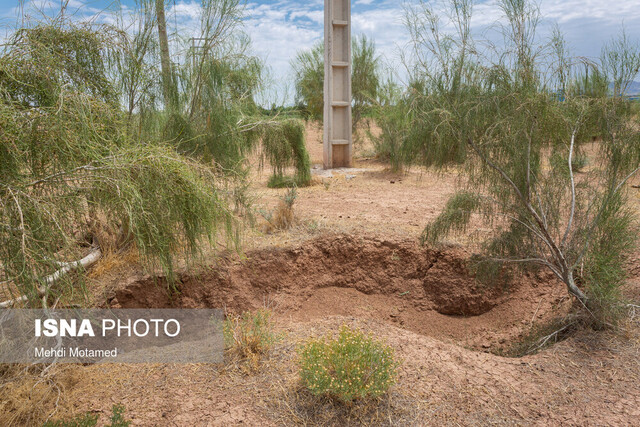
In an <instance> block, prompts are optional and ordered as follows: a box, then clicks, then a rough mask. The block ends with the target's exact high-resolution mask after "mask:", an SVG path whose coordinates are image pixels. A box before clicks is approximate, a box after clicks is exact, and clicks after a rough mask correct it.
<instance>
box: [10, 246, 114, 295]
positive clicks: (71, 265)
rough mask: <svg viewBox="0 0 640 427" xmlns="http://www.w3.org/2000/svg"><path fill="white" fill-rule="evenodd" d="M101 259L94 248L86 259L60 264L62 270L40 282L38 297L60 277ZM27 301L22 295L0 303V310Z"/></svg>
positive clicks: (100, 254)
mask: <svg viewBox="0 0 640 427" xmlns="http://www.w3.org/2000/svg"><path fill="white" fill-rule="evenodd" d="M101 257H102V252H101V251H100V249H99V248H96V249H94V250H93V251H91V252H90V253H89V255H87V256H86V257H84V258H82V259H81V260H79V261H73V262H68V263H61V265H62V268H60V269H59V270H58V271H56V272H55V273H53V274H50V275H49V276H46V277H44V278H43V279H42V282H43V283H44V286H39V287H38V295H39V296H45V295H46V294H47V292H48V291H49V288H51V286H52V285H53V284H54V283H56V282H57V281H58V280H60V278H61V277H63V276H64V275H66V274H67V273H69V272H70V271H72V270H75V269H77V268H87V267H90V266H91V265H93V264H95V263H96V262H97V261H98V260H99V259H100V258H101ZM28 299H29V297H28V296H27V295H22V296H21V297H18V298H16V299H12V300H8V301H4V302H1V303H0V308H8V307H12V306H14V305H15V304H18V303H21V302H25V301H27V300H28Z"/></svg>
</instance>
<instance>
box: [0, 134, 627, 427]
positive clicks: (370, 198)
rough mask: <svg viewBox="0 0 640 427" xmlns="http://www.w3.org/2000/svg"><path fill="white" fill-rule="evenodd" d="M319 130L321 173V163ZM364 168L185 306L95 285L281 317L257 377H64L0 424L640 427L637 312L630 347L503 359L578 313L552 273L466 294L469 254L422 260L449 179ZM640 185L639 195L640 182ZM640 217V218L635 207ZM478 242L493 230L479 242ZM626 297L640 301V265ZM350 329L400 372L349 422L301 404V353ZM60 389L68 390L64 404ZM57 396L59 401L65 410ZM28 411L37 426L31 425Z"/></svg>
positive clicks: (126, 368) (135, 270)
mask: <svg viewBox="0 0 640 427" xmlns="http://www.w3.org/2000/svg"><path fill="white" fill-rule="evenodd" d="M320 140H321V134H320V131H319V130H318V129H317V128H313V127H311V126H309V127H308V131H307V144H308V147H309V151H310V154H311V157H312V162H313V163H314V164H315V165H319V164H320V163H321V162H322V145H321V144H320V142H319V141H320ZM369 153H371V147H370V146H368V145H367V144H366V143H363V144H362V146H359V147H358V148H357V150H356V155H357V156H358V158H357V160H356V162H355V164H354V168H355V169H354V170H346V171H334V172H332V174H331V176H328V175H327V174H326V173H325V172H324V171H322V170H321V168H320V167H317V166H316V168H315V169H314V170H313V172H314V175H315V178H314V181H315V185H313V186H311V187H309V188H302V189H299V190H298V198H297V200H296V202H295V205H294V210H295V215H296V217H297V219H298V225H296V226H295V227H294V228H293V229H291V230H289V231H286V232H276V233H270V234H269V233H266V232H263V231H261V227H260V225H258V227H257V228H256V229H249V230H247V231H246V233H245V246H244V248H245V253H244V258H243V260H242V261H240V260H238V257H237V256H235V255H228V256H223V257H222V258H219V259H218V260H216V262H215V263H204V264H202V265H198V266H192V267H191V268H190V270H189V271H188V272H184V273H183V274H182V276H181V279H180V283H181V294H180V297H179V298H177V299H176V298H172V299H170V298H168V296H167V295H166V293H164V291H163V290H162V287H160V286H158V284H157V283H156V282H155V281H154V278H153V277H150V276H148V275H147V274H146V273H145V272H144V271H142V270H141V269H140V268H139V267H137V266H136V264H135V262H134V261H135V259H134V258H131V259H127V262H114V261H113V260H110V263H111V264H110V268H102V269H100V268H99V267H98V269H97V271H99V274H97V273H94V274H93V275H92V277H93V279H92V280H93V281H92V283H91V284H90V285H92V286H94V289H93V298H94V301H95V303H96V304H97V305H102V306H104V305H110V306H114V307H176V306H177V307H220V306H225V307H227V309H228V310H229V311H232V312H241V311H244V310H252V309H256V308H260V307H262V306H264V305H265V304H266V305H268V306H269V307H271V308H272V309H273V311H274V313H275V316H276V322H277V328H278V331H279V332H280V333H282V335H283V337H282V339H281V340H280V341H279V342H278V344H277V345H276V346H275V348H274V350H273V352H272V353H271V354H270V355H269V356H268V357H267V358H266V359H265V360H264V361H263V365H262V367H261V369H260V370H259V371H258V372H257V373H254V374H250V375H247V374H246V373H245V372H243V371H242V370H239V369H236V368H235V367H233V366H224V367H221V366H213V365H135V366H134V365H101V366H98V365H95V366H76V365H67V366H58V367H55V368H54V372H53V373H52V376H51V378H50V379H49V380H48V381H50V382H51V383H52V384H54V385H55V387H48V388H46V391H42V390H43V387H42V385H32V386H26V385H25V384H20V383H10V384H9V385H5V386H3V387H4V389H0V393H1V394H2V397H3V399H4V400H3V401H2V403H0V420H1V421H2V423H4V424H13V425H30V424H33V425H37V424H36V423H35V421H34V420H36V419H38V417H41V416H42V414H43V413H45V412H47V411H50V410H51V409H52V408H53V407H55V406H56V403H57V412H56V417H61V416H69V415H72V414H77V413H82V412H86V411H91V412H94V413H97V414H100V415H101V422H103V423H104V422H106V420H107V417H108V415H109V413H110V408H111V406H112V405H113V404H116V403H122V404H124V405H125V407H126V410H127V412H126V417H127V418H129V419H131V420H132V423H133V425H141V426H160V425H175V426H185V425H220V426H228V425H336V426H340V425H488V424H497V425H634V424H635V425H640V421H639V420H640V383H639V381H640V358H639V356H640V354H639V352H640V350H639V349H640V322H639V319H640V310H639V312H638V315H637V316H635V315H633V313H632V314H630V316H629V318H628V319H627V320H626V321H625V322H624V324H623V325H622V328H621V329H620V331H617V332H615V333H614V332H593V331H581V332H579V333H577V334H574V335H573V336H571V337H570V338H568V339H566V340H564V341H562V342H560V343H558V344H556V345H554V346H552V347H550V348H547V349H545V350H543V351H541V352H539V353H537V354H535V355H530V356H525V357H522V358H506V357H501V356H498V355H497V354H500V353H501V351H504V350H505V349H508V348H509V346H510V345H512V344H513V343H514V342H517V341H518V340H520V339H522V338H523V337H524V336H526V335H527V334H528V333H530V332H531V331H532V330H534V329H535V328H536V327H537V326H538V325H542V324H545V323H547V322H549V321H550V320H551V319H553V318H555V317H557V316H558V315H562V314H563V313H566V312H567V311H568V310H569V308H570V304H571V302H570V301H569V300H568V298H567V297H566V296H565V291H564V289H563V288H562V286H560V285H559V284H558V283H556V282H554V281H553V280H551V278H550V276H549V275H548V274H546V273H544V272H540V273H537V274H530V275H526V276H521V277H516V278H511V279H505V280H504V282H501V283H499V284H496V285H494V286H486V285H480V284H478V283H476V282H475V281H474V280H473V279H472V278H470V277H469V276H468V271H467V270H466V266H465V265H466V264H465V259H466V258H467V257H468V256H469V254H468V253H467V252H466V251H465V249H464V243H465V241H464V239H461V240H459V241H457V242H456V241H452V242H451V244H450V245H449V246H448V247H446V248H443V249H438V250H436V249H426V248H423V247H420V246H419V245H418V244H417V240H418V237H419V235H420V232H421V231H422V228H423V226H424V224H425V223H426V222H427V221H428V220H429V219H432V218H433V217H435V215H437V214H438V213H439V212H440V210H441V209H442V207H443V206H444V203H445V202H446V200H447V198H448V196H449V195H450V194H451V193H452V192H453V191H454V189H455V182H456V178H457V173H456V171H455V170H451V171H448V172H444V173H441V174H434V173H431V172H426V171H423V170H418V169H415V170H410V171H405V172H404V173H400V174H394V173H391V172H389V171H388V168H387V165H385V164H383V163H380V162H378V161H376V160H375V159H371V158H369V157H368V155H369ZM267 178H268V170H265V171H264V172H263V173H262V174H258V173H257V172H256V175H255V177H254V181H253V186H252V191H253V192H254V194H255V196H256V205H257V207H259V208H261V209H264V210H272V209H274V207H275V206H276V204H277V203H278V201H279V199H280V197H282V195H283V194H284V192H285V190H271V189H267V188H266V185H265V183H266V180H267ZM633 184H636V185H637V184H638V182H634V183H633ZM631 191H636V192H637V194H634V193H632V203H634V205H635V206H636V207H637V208H639V209H640V190H631ZM476 232H477V233H480V234H481V233H482V232H483V230H482V229H479V230H476ZM629 270H630V273H631V277H630V279H629V283H628V285H627V286H626V288H625V294H626V295H628V296H629V297H632V298H637V299H640V255H636V256H635V257H634V260H633V261H632V262H631V263H630V266H629ZM343 323H347V324H350V325H354V326H357V327H361V328H363V329H365V330H368V331H371V332H373V333H374V334H375V335H376V336H378V337H380V338H383V339H385V340H387V342H388V343H389V344H390V345H391V346H393V348H394V349H395V351H396V354H397V356H398V357H399V358H400V360H401V367H400V375H399V378H398V382H397V384H396V385H395V386H394V387H393V389H392V390H391V392H390V393H389V395H388V396H386V397H384V398H383V399H382V400H381V401H380V402H378V403H376V405H373V406H372V405H368V404H355V405H353V406H349V407H346V406H344V405H337V404H335V403H333V402H331V401H327V400H322V399H318V398H313V397H311V396H309V395H308V394H307V393H306V392H305V391H304V390H303V389H302V388H301V386H300V383H299V380H298V376H297V371H296V367H297V361H296V352H295V348H296V345H297V344H298V343H299V342H301V341H302V340H304V339H305V338H306V337H308V336H310V335H319V334H323V333H325V332H328V331H335V330H336V329H337V328H338V327H339V326H340V325H341V324H343ZM56 387H57V388H56ZM58 390H60V393H59V394H58ZM25 408H26V409H25Z"/></svg>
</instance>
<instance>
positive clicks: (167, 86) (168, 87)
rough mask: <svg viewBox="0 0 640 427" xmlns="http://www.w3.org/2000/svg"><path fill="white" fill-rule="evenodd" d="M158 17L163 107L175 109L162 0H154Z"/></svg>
mask: <svg viewBox="0 0 640 427" xmlns="http://www.w3.org/2000/svg"><path fill="white" fill-rule="evenodd" d="M156 15H157V18H158V39H159V42H160V66H161V67H162V94H163V96H164V104H165V108H167V109H168V110H169V111H171V112H174V111H176V110H177V96H176V95H177V94H176V88H175V85H174V82H173V74H172V72H171V55H170V54H169V38H168V37H167V20H166V18H165V15H164V0H156Z"/></svg>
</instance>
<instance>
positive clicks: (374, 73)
mask: <svg viewBox="0 0 640 427" xmlns="http://www.w3.org/2000/svg"><path fill="white" fill-rule="evenodd" d="M351 58H352V67H351V92H352V100H353V109H352V115H353V122H352V124H353V128H354V129H356V126H357V125H358V122H359V121H360V119H361V118H362V117H364V116H365V115H368V114H370V113H371V109H372V106H373V105H374V104H375V101H376V100H377V98H378V92H379V90H380V59H379V57H378V56H377V55H376V48H375V43H374V42H373V40H370V39H369V38H367V36H365V35H361V36H359V37H354V39H353V42H352V48H351ZM291 66H292V67H293V70H294V73H295V88H296V102H297V104H298V105H301V106H303V109H304V111H305V112H306V114H307V115H308V117H310V118H311V119H313V120H322V116H323V113H324V44H323V42H318V43H316V44H315V45H314V46H313V47H312V48H311V50H303V51H300V52H298V54H297V55H296V57H295V58H294V59H293V61H292V62H291Z"/></svg>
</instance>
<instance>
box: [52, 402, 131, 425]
mask: <svg viewBox="0 0 640 427" xmlns="http://www.w3.org/2000/svg"><path fill="white" fill-rule="evenodd" d="M124 413H125V407H124V406H122V405H113V407H112V408H111V417H110V418H109V423H105V424H104V425H105V427H128V426H129V425H131V421H127V420H125V418H124ZM99 418H100V416H99V414H93V413H91V412H87V413H86V414H81V415H78V416H76V417H74V418H73V419H71V420H59V421H47V422H46V423H44V424H43V425H42V427H94V426H97V425H98V419H99Z"/></svg>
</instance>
